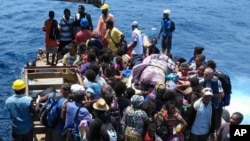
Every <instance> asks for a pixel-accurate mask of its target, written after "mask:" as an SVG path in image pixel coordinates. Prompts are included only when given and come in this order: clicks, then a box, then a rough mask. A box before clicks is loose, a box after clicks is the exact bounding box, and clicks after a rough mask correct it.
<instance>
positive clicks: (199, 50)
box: [194, 46, 204, 54]
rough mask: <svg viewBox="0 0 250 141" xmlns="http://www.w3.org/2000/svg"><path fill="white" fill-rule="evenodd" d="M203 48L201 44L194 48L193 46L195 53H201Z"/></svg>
mask: <svg viewBox="0 0 250 141" xmlns="http://www.w3.org/2000/svg"><path fill="white" fill-rule="evenodd" d="M203 50H204V47H203V46H196V47H195V48H194V52H195V53H196V54H202V51H203Z"/></svg>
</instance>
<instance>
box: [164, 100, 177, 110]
mask: <svg viewBox="0 0 250 141" xmlns="http://www.w3.org/2000/svg"><path fill="white" fill-rule="evenodd" d="M171 105H174V106H176V101H175V100H169V101H167V102H166V105H165V106H166V109H169V108H170V106H171Z"/></svg>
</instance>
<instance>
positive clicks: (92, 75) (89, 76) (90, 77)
mask: <svg viewBox="0 0 250 141" xmlns="http://www.w3.org/2000/svg"><path fill="white" fill-rule="evenodd" d="M85 76H86V78H87V79H88V80H89V81H90V82H95V78H96V73H95V72H94V71H93V70H91V69H88V70H87V71H86V72H85Z"/></svg>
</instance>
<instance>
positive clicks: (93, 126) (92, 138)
mask: <svg viewBox="0 0 250 141" xmlns="http://www.w3.org/2000/svg"><path fill="white" fill-rule="evenodd" d="M98 122H99V121H97V120H93V121H92V122H91V123H90V125H89V131H88V134H87V140H88V141H96V140H97V139H98V138H99V135H100V133H97V132H98V131H100V125H98V124H99V123H98ZM98 128H99V130H98Z"/></svg>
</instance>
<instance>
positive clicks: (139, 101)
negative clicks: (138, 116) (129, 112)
mask: <svg viewBox="0 0 250 141" xmlns="http://www.w3.org/2000/svg"><path fill="white" fill-rule="evenodd" d="M130 101H131V102H132V104H133V106H134V107H136V108H137V107H139V106H140V105H141V104H142V103H143V101H144V97H143V96H140V95H137V94H136V95H133V96H132V97H131V99H130Z"/></svg>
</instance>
